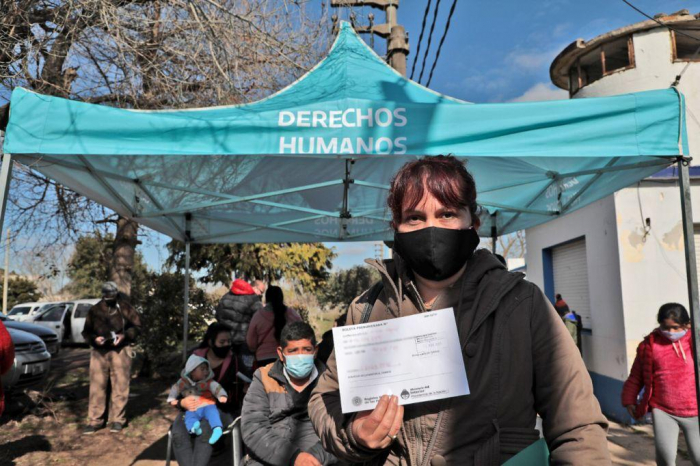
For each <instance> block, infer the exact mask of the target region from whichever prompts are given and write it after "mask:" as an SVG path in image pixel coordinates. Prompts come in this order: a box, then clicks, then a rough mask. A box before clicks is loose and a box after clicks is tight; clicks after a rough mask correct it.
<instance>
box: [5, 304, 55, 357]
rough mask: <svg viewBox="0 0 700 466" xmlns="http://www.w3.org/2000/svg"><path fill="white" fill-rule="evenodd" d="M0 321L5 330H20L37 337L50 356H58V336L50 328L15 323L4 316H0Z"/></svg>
mask: <svg viewBox="0 0 700 466" xmlns="http://www.w3.org/2000/svg"><path fill="white" fill-rule="evenodd" d="M0 321H2V323H3V324H5V327H7V328H14V329H17V330H22V331H23V332H27V333H31V334H32V335H36V336H38V337H39V338H41V339H42V341H43V342H44V344H45V345H46V349H47V350H48V352H49V353H50V354H51V356H56V355H58V351H59V349H60V348H61V344H60V342H59V341H58V334H57V333H56V332H54V331H53V330H51V329H50V328H46V327H44V326H41V325H36V324H30V323H27V322H15V321H14V320H12V319H9V318H8V317H7V316H5V315H4V314H0Z"/></svg>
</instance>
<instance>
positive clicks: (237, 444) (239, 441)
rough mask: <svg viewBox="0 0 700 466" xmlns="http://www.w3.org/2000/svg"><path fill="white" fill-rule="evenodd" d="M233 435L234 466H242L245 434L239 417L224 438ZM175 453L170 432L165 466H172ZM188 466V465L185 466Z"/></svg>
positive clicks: (170, 432) (229, 427)
mask: <svg viewBox="0 0 700 466" xmlns="http://www.w3.org/2000/svg"><path fill="white" fill-rule="evenodd" d="M229 434H231V444H232V445H233V466H240V464H241V460H242V459H243V434H242V432H241V417H240V416H238V417H237V418H236V419H235V420H234V421H233V422H232V423H231V425H229V426H228V427H226V430H224V432H223V434H221V436H222V437H224V436H226V435H229ZM172 452H173V434H172V431H171V430H168V451H167V452H166V454H165V466H170V458H171V456H172ZM183 466H186V465H183Z"/></svg>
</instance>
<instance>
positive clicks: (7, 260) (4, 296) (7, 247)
mask: <svg viewBox="0 0 700 466" xmlns="http://www.w3.org/2000/svg"><path fill="white" fill-rule="evenodd" d="M0 231H1V230H0ZM5 243H6V244H5V273H3V274H2V275H3V277H2V313H3V314H5V315H7V287H8V281H9V280H8V278H9V276H10V229H9V228H8V229H7V239H6V240H5Z"/></svg>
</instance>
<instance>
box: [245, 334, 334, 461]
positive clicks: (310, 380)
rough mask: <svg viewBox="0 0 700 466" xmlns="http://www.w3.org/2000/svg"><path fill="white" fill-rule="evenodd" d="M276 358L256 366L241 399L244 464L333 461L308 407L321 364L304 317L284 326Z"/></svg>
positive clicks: (314, 339) (320, 371)
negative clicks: (256, 368)
mask: <svg viewBox="0 0 700 466" xmlns="http://www.w3.org/2000/svg"><path fill="white" fill-rule="evenodd" d="M277 354H278V355H279V360H277V361H275V362H273V363H272V364H268V365H267V366H265V367H261V368H260V369H258V370H257V371H255V375H254V377H253V383H252V384H251V385H250V388H249V389H248V393H247V394H246V396H245V399H244V400H243V411H242V414H241V416H242V427H243V442H244V443H245V446H246V448H247V451H248V453H249V456H248V457H246V461H245V464H247V465H259V464H264V465H295V466H307V465H308V466H320V465H326V464H334V463H336V459H335V457H334V456H333V455H331V454H330V453H328V452H326V451H325V450H324V449H323V447H322V446H321V443H320V441H319V438H318V436H317V435H316V432H315V431H314V428H313V426H312V425H311V420H310V419H309V413H308V411H307V405H308V403H309V396H310V395H311V391H312V390H313V389H314V387H315V386H316V383H317V381H318V377H319V375H320V374H321V373H322V372H323V371H324V370H325V368H326V367H325V365H324V364H323V363H322V362H320V361H317V360H316V336H315V335H314V331H313V329H312V328H311V327H310V326H309V325H308V324H307V323H305V322H291V323H289V324H288V325H286V326H285V327H284V329H283V330H282V334H281V336H280V347H279V348H277Z"/></svg>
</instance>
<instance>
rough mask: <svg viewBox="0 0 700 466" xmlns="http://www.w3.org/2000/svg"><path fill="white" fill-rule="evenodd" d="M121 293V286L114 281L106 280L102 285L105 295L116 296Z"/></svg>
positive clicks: (103, 294)
mask: <svg viewBox="0 0 700 466" xmlns="http://www.w3.org/2000/svg"><path fill="white" fill-rule="evenodd" d="M117 293H119V288H117V284H116V283H114V282H105V283H104V284H103V285H102V296H104V297H110V298H111V297H114V296H116V295H117Z"/></svg>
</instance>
